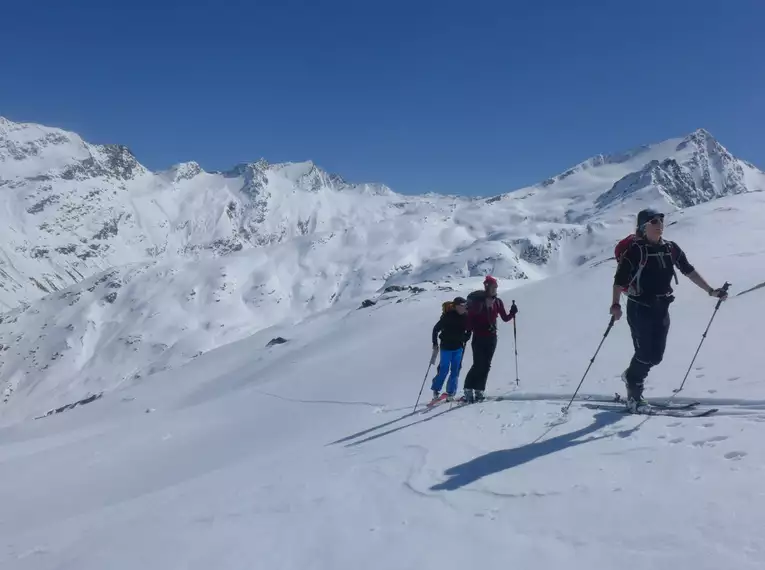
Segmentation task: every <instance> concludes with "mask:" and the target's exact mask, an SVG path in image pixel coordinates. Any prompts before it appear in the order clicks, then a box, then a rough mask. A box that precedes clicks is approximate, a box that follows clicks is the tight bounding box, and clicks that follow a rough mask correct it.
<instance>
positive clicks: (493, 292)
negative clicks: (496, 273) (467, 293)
mask: <svg viewBox="0 0 765 570" xmlns="http://www.w3.org/2000/svg"><path fill="white" fill-rule="evenodd" d="M483 288H484V289H485V290H486V293H487V295H488V296H489V297H496V296H497V280H496V279H494V277H492V276H491V275H487V276H486V278H485V279H484V280H483Z"/></svg>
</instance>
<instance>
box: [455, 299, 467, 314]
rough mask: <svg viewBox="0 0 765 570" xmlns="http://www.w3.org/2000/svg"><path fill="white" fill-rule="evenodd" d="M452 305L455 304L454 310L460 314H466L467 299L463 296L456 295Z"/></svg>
mask: <svg viewBox="0 0 765 570" xmlns="http://www.w3.org/2000/svg"><path fill="white" fill-rule="evenodd" d="M452 305H454V310H455V311H457V313H458V314H460V315H464V314H465V312H466V311H467V301H465V299H463V298H462V297H455V298H454V301H452Z"/></svg>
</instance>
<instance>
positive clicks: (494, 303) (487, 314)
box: [462, 275, 518, 403]
mask: <svg viewBox="0 0 765 570" xmlns="http://www.w3.org/2000/svg"><path fill="white" fill-rule="evenodd" d="M517 312H518V307H516V306H515V302H513V304H512V306H511V307H510V312H509V313H508V312H507V311H506V310H505V304H504V303H503V302H502V299H500V298H499V297H497V280H496V279H494V277H492V276H491V275H487V276H486V278H485V279H484V281H483V290H482V291H481V290H479V291H473V292H472V293H470V295H468V327H469V328H470V330H472V332H473V342H472V343H471V348H472V349H473V365H472V366H471V367H470V370H468V373H467V376H466V377H465V395H464V397H463V398H462V399H463V400H464V401H465V402H468V403H472V402H476V401H477V402H480V401H483V399H484V391H485V390H486V380H487V379H488V377H489V369H490V368H491V361H492V359H493V358H494V351H495V350H496V348H497V316H499V317H501V318H502V320H503V321H505V322H508V321H511V320H512V319H514V318H515V315H516V313H517Z"/></svg>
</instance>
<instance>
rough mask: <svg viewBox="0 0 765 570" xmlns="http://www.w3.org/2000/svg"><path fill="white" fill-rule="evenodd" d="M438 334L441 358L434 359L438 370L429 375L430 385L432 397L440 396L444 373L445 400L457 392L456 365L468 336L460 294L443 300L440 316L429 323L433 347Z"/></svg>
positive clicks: (460, 360)
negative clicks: (433, 376)
mask: <svg viewBox="0 0 765 570" xmlns="http://www.w3.org/2000/svg"><path fill="white" fill-rule="evenodd" d="M439 333H440V335H439ZM439 337H440V339H441V347H440V348H441V350H440V356H441V359H440V361H439V363H438V372H437V373H436V376H435V378H433V383H432V385H431V387H430V389H431V390H433V399H434V400H435V399H437V398H438V397H439V396H440V393H441V388H442V387H443V385H444V380H446V376H447V374H448V375H449V381H448V382H447V383H446V397H447V399H448V400H451V399H453V398H454V395H455V394H456V393H457V382H458V380H459V375H460V369H461V368H462V357H463V356H464V353H465V343H466V342H467V341H468V340H470V330H468V320H467V301H465V299H463V298H462V297H457V298H455V299H454V301H452V302H450V303H444V307H443V313H442V314H441V318H440V319H439V320H438V322H437V323H436V325H435V326H434V327H433V339H432V340H433V348H434V349H436V348H438V338H439Z"/></svg>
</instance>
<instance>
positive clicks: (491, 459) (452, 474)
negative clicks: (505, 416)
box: [430, 412, 638, 491]
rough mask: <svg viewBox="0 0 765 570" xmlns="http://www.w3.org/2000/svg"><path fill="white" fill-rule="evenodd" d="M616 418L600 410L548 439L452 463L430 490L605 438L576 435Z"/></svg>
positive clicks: (623, 433) (622, 433)
mask: <svg viewBox="0 0 765 570" xmlns="http://www.w3.org/2000/svg"><path fill="white" fill-rule="evenodd" d="M620 419H624V414H621V413H618V412H600V413H598V414H595V416H594V420H595V421H594V422H593V423H591V424H590V425H588V426H586V427H584V428H582V429H579V430H576V431H572V432H569V433H565V434H563V435H559V436H556V437H553V438H550V439H545V440H542V441H534V442H532V443H527V444H526V445H522V446H521V447H516V448H513V449H502V450H498V451H492V452H491V453H487V454H486V455H482V456H481V457H476V458H475V459H471V460H470V461H468V462H467V463H463V464H461V465H456V466H455V467H451V468H450V469H447V470H446V471H445V472H444V475H446V476H447V477H449V479H447V480H446V481H443V482H442V483H438V484H437V485H433V486H432V487H431V488H430V490H431V491H456V490H457V489H460V488H462V487H465V486H467V485H470V484H471V483H474V482H476V481H478V480H479V479H482V478H483V477H487V476H489V475H493V474H495V473H499V472H501V471H506V470H508V469H512V468H513V467H518V466H519V465H523V464H524V463H528V462H529V461H534V460H535V459H539V458H540V457H544V456H546V455H552V454H553V453H557V452H558V451H563V450H564V449H568V448H570V447H576V446H577V445H582V444H585V443H589V442H591V441H597V440H599V439H607V438H609V437H612V436H613V435H614V434H613V433H609V434H604V435H598V436H593V437H588V438H587V439H579V438H580V437H583V436H585V435H589V434H592V433H594V432H596V431H598V430H600V429H602V428H604V427H606V426H609V425H612V424H615V423H617V422H618V421H619V420H620ZM637 429H638V428H637V427H635V428H631V429H628V430H623V431H620V432H617V435H618V436H619V437H621V438H625V437H629V436H630V435H632V433H634V432H635V431H636V430H637Z"/></svg>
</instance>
